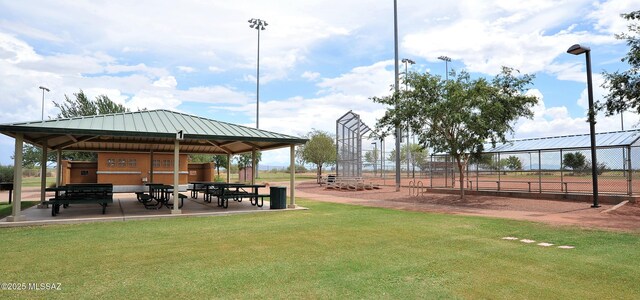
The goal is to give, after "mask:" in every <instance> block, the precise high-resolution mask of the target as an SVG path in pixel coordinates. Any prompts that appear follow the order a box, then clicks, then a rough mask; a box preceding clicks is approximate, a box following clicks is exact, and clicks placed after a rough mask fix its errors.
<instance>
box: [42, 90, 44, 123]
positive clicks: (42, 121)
mask: <svg viewBox="0 0 640 300" xmlns="http://www.w3.org/2000/svg"><path fill="white" fill-rule="evenodd" d="M42 122H44V89H42Z"/></svg>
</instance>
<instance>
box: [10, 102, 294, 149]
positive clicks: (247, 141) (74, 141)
mask: <svg viewBox="0 0 640 300" xmlns="http://www.w3.org/2000/svg"><path fill="white" fill-rule="evenodd" d="M180 130H182V131H183V134H184V140H183V141H180V151H181V152H186V153H215V154H222V153H228V154H235V153H242V152H248V151H251V150H252V149H254V148H256V149H261V150H268V149H275V148H282V147H288V146H290V145H292V144H303V143H305V142H306V141H307V140H306V139H303V138H299V137H295V136H290V135H285V134H280V133H275V132H270V131H266V130H260V129H256V128H250V127H246V126H241V125H236V124H230V123H226V122H220V121H216V120H211V119H207V118H203V117H198V116H193V115H188V114H184V113H179V112H174V111H169V110H164V109H159V110H149V111H138V112H129V113H118V114H107V115H95V116H86V117H77V118H66V119H65V118H61V119H53V120H46V121H44V122H43V121H35V122H21V123H12V124H2V125H0V132H1V133H3V134H5V135H9V136H15V134H16V133H23V134H24V137H25V140H26V141H28V142H30V143H32V144H37V145H42V144H44V143H45V141H46V146H47V147H48V148H50V149H63V150H73V151H81V150H84V151H139V152H143V151H150V150H154V151H159V152H160V151H173V146H174V143H173V141H174V140H175V138H176V133H177V132H178V131H180Z"/></svg>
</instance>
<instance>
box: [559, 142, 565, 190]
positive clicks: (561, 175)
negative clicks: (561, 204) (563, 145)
mask: <svg viewBox="0 0 640 300" xmlns="http://www.w3.org/2000/svg"><path fill="white" fill-rule="evenodd" d="M562 160H563V157H562V149H560V191H561V192H564V168H563V166H562V165H563V163H562Z"/></svg>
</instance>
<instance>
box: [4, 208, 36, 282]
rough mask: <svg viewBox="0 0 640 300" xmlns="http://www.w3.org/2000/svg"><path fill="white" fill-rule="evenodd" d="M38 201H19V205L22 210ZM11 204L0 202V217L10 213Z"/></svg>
mask: <svg viewBox="0 0 640 300" xmlns="http://www.w3.org/2000/svg"><path fill="white" fill-rule="evenodd" d="M38 203H40V202H39V201H20V207H21V208H22V209H23V210H25V209H27V208H29V207H31V206H34V205H36V204H38ZM12 206H13V203H12V204H9V203H6V202H3V203H0V219H2V218H4V217H6V216H8V215H11V211H12V209H13V208H12ZM0 230H2V229H0ZM0 236H2V234H0ZM0 280H1V279H0ZM0 282H2V281H0Z"/></svg>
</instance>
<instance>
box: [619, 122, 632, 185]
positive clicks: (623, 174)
mask: <svg viewBox="0 0 640 300" xmlns="http://www.w3.org/2000/svg"><path fill="white" fill-rule="evenodd" d="M620 128H622V131H624V111H623V112H620ZM625 150H626V149H625V148H624V147H623V148H622V176H624V177H627V172H626V164H627V159H626V154H625ZM629 155H631V153H629ZM629 171H630V172H631V170H629Z"/></svg>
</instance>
